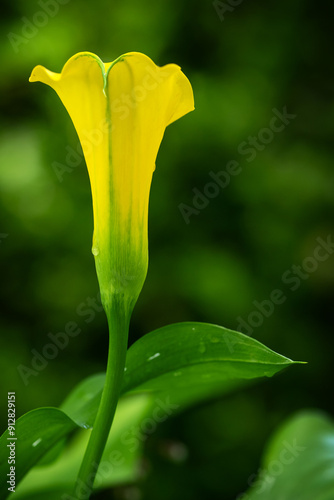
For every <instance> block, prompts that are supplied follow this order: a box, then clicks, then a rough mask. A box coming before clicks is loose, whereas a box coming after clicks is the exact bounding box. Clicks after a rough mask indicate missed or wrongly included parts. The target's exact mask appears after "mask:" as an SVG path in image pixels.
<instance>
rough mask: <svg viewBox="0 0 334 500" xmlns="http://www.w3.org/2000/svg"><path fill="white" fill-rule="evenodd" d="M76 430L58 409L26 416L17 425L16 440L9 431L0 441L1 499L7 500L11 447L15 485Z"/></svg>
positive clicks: (46, 409)
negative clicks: (11, 445) (12, 445)
mask: <svg viewBox="0 0 334 500" xmlns="http://www.w3.org/2000/svg"><path fill="white" fill-rule="evenodd" d="M75 428H76V424H75V423H74V422H73V420H71V419H70V418H69V417H68V416H67V415H65V413H63V412H62V411H61V410H58V409H57V408H40V409H38V410H33V411H31V412H29V413H26V414H25V415H23V416H22V417H20V418H19V419H18V420H17V421H16V426H15V438H16V439H15V440H14V439H12V438H11V437H10V436H9V433H8V430H7V431H6V432H5V433H4V434H3V435H2V436H1V438H0V478H1V480H0V498H1V499H5V498H7V496H8V494H9V493H10V492H9V491H8V486H9V485H8V484H7V474H8V473H9V464H8V456H9V450H10V448H9V447H8V445H9V444H10V443H14V444H15V455H16V460H15V475H16V484H18V483H19V481H20V480H21V479H22V478H23V476H24V475H25V474H26V473H27V472H28V470H29V469H31V467H33V466H34V465H35V464H36V463H37V462H38V461H39V460H40V459H41V458H42V457H43V456H44V455H45V454H46V452H47V451H48V450H50V449H51V448H53V446H54V445H55V444H56V443H57V442H58V441H59V440H61V439H62V438H63V437H64V436H66V435H67V434H69V433H70V432H71V431H72V430H73V429H75Z"/></svg>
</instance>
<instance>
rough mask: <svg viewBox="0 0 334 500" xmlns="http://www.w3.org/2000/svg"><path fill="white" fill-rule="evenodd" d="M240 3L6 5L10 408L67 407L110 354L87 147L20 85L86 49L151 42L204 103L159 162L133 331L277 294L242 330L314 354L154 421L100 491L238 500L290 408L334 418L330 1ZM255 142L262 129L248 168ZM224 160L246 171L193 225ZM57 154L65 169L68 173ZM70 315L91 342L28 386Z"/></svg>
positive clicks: (2, 126)
mask: <svg viewBox="0 0 334 500" xmlns="http://www.w3.org/2000/svg"><path fill="white" fill-rule="evenodd" d="M55 1H56V0H55ZM236 3H237V2H230V4H229V3H228V2H222V3H221V5H219V4H218V5H216V6H215V5H214V4H213V3H212V2H211V1H204V0H193V1H191V2H190V1H186V0H168V1H167V0H163V1H160V2H149V1H148V0H143V1H141V2H136V1H135V0H129V1H120V0H117V1H116V0H115V1H109V2H108V1H106V0H104V1H103V0H95V1H94V2H90V1H83V0H81V1H79V0H70V1H65V0H62V2H60V1H59V2H56V7H54V11H52V10H49V14H44V15H43V14H42V15H41V12H44V13H45V12H46V10H45V9H46V8H47V7H45V5H46V4H47V2H46V0H45V2H44V1H43V0H41V1H40V2H38V1H34V0H32V1H29V2H27V1H24V0H11V1H9V0H5V1H2V3H1V20H0V27H1V46H0V60H1V73H0V109H1V118H0V120H1V121H0V190H1V202H0V203H1V204H0V214H1V215H0V216H1V221H0V256H1V266H2V267H1V278H2V286H1V306H2V313H1V337H0V338H1V350H0V360H1V375H2V377H1V378H2V383H1V387H2V391H1V401H0V405H1V408H2V409H3V410H4V409H5V404H6V397H7V396H6V394H7V391H16V394H17V396H16V397H17V412H18V415H21V414H22V413H24V412H26V411H28V410H30V409H33V408H35V407H38V406H55V405H58V404H60V402H61V401H62V400H63V398H64V397H65V395H66V394H67V393H68V392H69V391H70V390H71V389H72V388H73V387H74V386H75V385H76V383H78V381H80V380H81V379H82V378H83V377H86V376H88V375H90V374H93V373H95V372H98V371H102V370H104V367H105V363H106V356H107V327H106V320H105V317H104V314H103V313H102V312H97V311H96V312H94V311H93V309H92V307H91V306H89V305H88V302H89V299H95V298H96V297H97V294H98V286H97V280H96V275H95V269H94V261H93V257H92V255H91V252H90V248H91V238H92V210H91V195H90V188H89V182H88V175H87V172H86V168H85V163H84V160H83V159H82V156H81V155H80V154H79V153H77V154H76V156H75V157H74V156H73V151H77V147H78V139H77V136H76V133H75V131H74V128H73V125H72V123H71V121H70V119H69V117H68V115H67V112H66V110H65V109H64V108H63V106H62V104H61V103H60V101H59V99H58V97H57V96H56V94H55V93H54V92H53V91H52V90H51V89H49V88H47V87H46V86H43V85H41V84H34V85H30V84H29V83H28V78H29V75H30V72H31V70H32V68H33V67H34V66H35V65H36V64H43V65H45V66H46V67H48V68H50V69H51V70H53V71H60V70H61V68H62V66H63V64H64V63H65V62H66V61H67V59H68V58H69V57H70V56H72V55H73V54H75V53H76V52H79V51H84V50H88V51H91V52H95V53H96V54H98V55H99V56H100V57H101V59H102V60H104V61H111V60H113V59H115V58H116V57H118V56H119V55H120V54H122V53H125V52H128V51H139V52H144V53H145V54H147V55H148V56H150V57H151V58H152V59H153V60H154V61H155V62H156V63H157V64H159V65H163V64H167V63H170V62H174V63H177V64H179V65H180V66H181V67H182V69H183V71H184V72H185V74H186V75H187V76H188V78H189V79H190V81H191V83H192V86H193V89H194V95H195V105H196V111H195V112H193V113H191V114H189V115H187V116H186V117H184V118H182V120H180V121H178V122H176V123H175V124H173V125H172V126H171V127H170V128H168V129H167V131H166V134H165V138H164V141H163V143H162V146H161V148H160V152H159V155H158V160H157V169H156V172H155V174H154V180H153V185H152V192H151V193H152V194H151V199H150V216H149V239H150V267H149V273H148V277H147V280H146V283H145V286H144V289H143V292H142V294H141V296H140V299H139V301H138V303H137V306H136V308H135V311H134V315H133V320H132V326H131V333H130V343H133V342H134V341H135V340H136V339H137V338H139V337H140V336H141V335H143V334H145V333H147V332H149V331H151V330H153V329H155V328H158V327H160V326H163V325H166V324H169V323H172V322H178V321H187V320H194V321H204V322H210V323H216V324H220V325H223V326H225V327H229V328H231V329H237V328H238V325H239V324H240V319H238V318H239V317H241V318H242V319H243V320H244V321H246V322H249V321H250V320H248V318H249V315H251V318H253V319H254V318H255V316H256V315H254V314H253V315H252V313H254V311H257V308H256V306H255V305H254V301H258V302H262V301H263V300H268V299H270V295H271V293H272V291H273V290H274V289H280V290H282V292H283V293H284V297H286V299H285V301H284V303H282V304H280V305H276V306H275V308H274V311H273V313H272V314H270V315H269V314H268V316H269V317H263V315H262V321H261V319H260V320H259V319H258V326H256V327H252V328H251V330H252V331H250V333H251V335H252V336H253V337H254V338H256V339H258V340H260V341H261V342H263V343H264V344H266V345H267V346H269V347H271V348H272V349H274V350H276V351H278V352H279V353H281V354H284V355H286V356H288V357H291V358H292V359H299V360H306V361H308V365H305V366H297V367H294V368H292V369H290V370H288V371H286V372H284V373H283V374H280V375H279V376H277V377H274V379H272V380H264V381H261V382H259V383H258V384H256V385H254V386H252V387H251V388H250V389H248V390H244V391H241V392H239V393H237V394H235V395H231V396H229V397H227V398H224V399H217V400H215V401H213V402H210V403H207V404H204V405H202V406H201V407H196V408H194V409H192V410H189V411H188V412H186V413H185V414H182V415H180V416H177V417H175V418H173V419H170V420H169V421H167V422H166V423H164V424H162V425H161V426H160V427H159V428H158V430H157V431H156V432H155V433H154V434H153V435H151V436H150V437H149V438H148V439H147V442H146V447H145V455H146V459H145V467H144V469H145V470H146V474H145V475H144V477H143V480H142V481H141V482H140V483H139V484H138V485H134V486H126V487H124V488H117V489H115V490H114V491H112V492H107V493H104V494H102V495H100V496H99V497H98V498H101V499H102V498H106V499H113V498H117V499H130V500H139V499H141V498H143V499H148V500H151V499H152V500H153V499H162V500H165V499H166V500H167V499H170V498H173V499H174V500H178V499H182V500H187V499H191V500H197V499H202V498H207V499H217V500H218V499H219V500H221V499H224V500H234V499H235V498H236V497H237V496H238V495H239V494H240V493H242V492H243V491H244V490H246V489H247V479H248V478H249V477H250V476H251V475H252V474H254V473H256V472H257V470H258V468H259V460H260V456H261V452H262V449H263V446H264V443H265V441H266V439H267V438H268V436H269V435H270V433H271V432H272V431H273V430H274V429H275V427H276V426H277V425H278V424H280V423H281V422H282V421H283V420H284V419H285V418H286V417H287V416H288V415H290V413H292V412H293V411H294V410H297V409H300V408H305V407H318V408H322V409H324V410H326V411H328V412H330V413H331V414H334V403H333V398H332V394H331V391H330V390H329V389H328V381H329V380H330V379H331V377H332V363H333V354H332V345H333V341H332V322H333V305H332V299H333V292H334V255H332V254H331V253H328V254H327V258H326V259H324V260H323V261H322V262H317V263H316V264H314V262H313V267H312V260H311V259H309V257H311V256H312V255H313V252H314V249H315V248H316V246H317V245H318V242H317V238H323V239H324V240H326V239H327V237H328V235H332V234H333V235H334V197H333V188H334V172H333V141H332V138H333V136H334V99H333V82H334V78H333V76H334V75H333V64H332V58H331V57H330V46H331V41H332V40H331V39H332V19H333V16H334V4H332V3H330V2H322V3H321V6H320V5H319V6H315V5H314V2H311V1H306V0H304V1H303V0H295V1H294V2H289V1H288V0H282V1H281V2H266V1H264V0H254V1H252V2H249V1H244V2H243V1H240V2H239V5H237V6H236ZM216 4H217V2H216ZM223 4H224V5H225V7H226V6H227V8H226V9H225V7H224V6H223ZM232 4H234V5H235V6H234V7H232V6H231V5H232ZM48 5H49V9H50V8H51V7H50V4H48ZM53 5H54V2H53ZM43 6H44V7H43ZM224 10H225V12H224ZM56 11H57V12H56ZM284 106H286V109H287V112H288V113H289V114H294V115H296V117H295V118H294V119H291V120H290V123H289V124H288V125H286V126H285V127H284V130H282V131H280V132H275V133H272V134H271V137H270V134H269V133H268V132H264V131H263V129H265V128H267V127H269V125H270V122H271V119H272V117H273V116H274V113H273V111H272V110H273V109H274V108H275V109H276V110H279V111H281V112H282V111H283V108H284ZM268 134H269V135H268ZM249 137H257V138H258V139H257V140H258V141H259V142H258V143H257V144H258V145H259V147H258V146H256V147H257V149H258V150H254V151H256V154H255V158H254V159H253V160H252V161H248V160H249V159H250V157H251V154H250V153H248V154H246V153H245V147H246V146H245V143H246V145H247V143H248V142H249V140H250V139H249ZM268 137H269V138H270V140H269V139H268ZM262 139H263V141H262ZM251 140H252V139H251ZM265 142H266V143H265ZM241 144H244V145H243V146H240V145H241ZM251 147H253V146H251ZM240 148H242V149H241V150H240ZM69 152H72V156H71V159H72V161H74V163H69V162H68V161H69V158H67V155H68V153H69ZM252 156H254V155H253V154H252ZM66 158H67V159H66ZM231 160H235V161H237V162H238V163H239V164H240V170H241V173H239V174H238V175H236V176H233V177H231V180H230V183H229V185H228V186H227V187H225V188H224V189H220V191H219V193H218V195H216V196H215V197H213V198H212V199H210V200H209V202H208V204H207V206H206V207H205V208H203V209H202V210H199V213H198V214H197V215H195V214H194V215H191V216H190V218H189V223H188V224H186V223H185V220H184V218H183V217H182V214H181V212H180V208H179V205H180V204H181V203H184V204H186V205H188V206H192V203H193V197H194V192H193V189H194V188H195V189H197V190H199V191H200V192H201V193H203V191H204V189H205V186H206V185H207V183H208V182H211V181H212V179H211V177H210V175H209V173H210V172H215V173H218V172H220V171H222V170H225V169H226V164H227V163H228V162H229V161H231ZM56 164H61V165H66V166H67V170H68V171H66V172H65V173H63V175H62V178H61V179H59V175H58V176H57V175H56V171H55V165H56ZM73 165H75V166H73ZM333 239H334V238H333ZM305 259H306V260H305ZM303 262H304V265H305V266H308V269H310V271H309V272H306V273H305V271H304V273H305V274H304V277H303V278H300V281H299V284H298V286H297V282H296V281H295V282H294V284H295V285H296V286H295V287H296V289H295V290H292V289H291V288H292V287H293V283H292V282H291V283H286V282H283V281H282V276H283V274H284V273H290V274H288V275H286V276H289V277H290V278H291V276H292V274H293V272H294V271H292V266H293V265H296V266H300V265H302V264H303ZM78 308H79V309H78ZM87 309H90V310H91V313H87V315H86V316H84V315H82V314H81V315H80V314H78V310H79V312H80V311H86V310H87ZM257 318H259V315H257ZM88 320H89V321H88ZM69 321H74V322H76V323H77V324H78V326H79V328H80V329H81V333H80V335H78V336H77V337H74V338H73V339H71V340H70V342H69V345H68V346H67V347H66V349H64V350H63V351H61V352H60V353H59V355H58V356H57V357H56V358H55V359H53V360H50V361H49V362H48V365H47V366H46V367H45V369H44V370H43V371H41V373H38V374H37V376H33V375H32V376H30V377H28V383H27V384H24V382H23V380H22V378H21V377H20V375H19V373H18V370H17V367H18V366H19V365H25V366H27V367H31V360H32V357H33V354H32V353H31V350H32V349H36V350H37V351H38V352H41V351H42V349H43V347H44V346H45V344H46V343H49V342H50V340H49V337H48V334H49V333H50V332H51V333H53V334H55V333H57V332H62V331H64V327H65V325H66V324H67V323H68V322H69ZM260 323H261V324H260ZM248 324H249V323H248ZM2 414H3V417H5V413H4V412H2ZM1 424H2V428H4V427H5V418H2V420H1ZM175 450H176V452H175ZM177 451H178V452H177Z"/></svg>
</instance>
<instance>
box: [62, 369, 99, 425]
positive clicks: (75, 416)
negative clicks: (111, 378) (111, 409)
mask: <svg viewBox="0 0 334 500" xmlns="http://www.w3.org/2000/svg"><path fill="white" fill-rule="evenodd" d="M105 378H106V376H105V373H98V374H96V375H92V376H91V377H88V378H86V379H85V380H83V381H82V382H80V383H79V384H78V385H77V386H76V387H75V388H74V389H73V391H72V392H71V393H70V394H69V395H68V396H67V398H66V399H65V401H64V402H63V403H62V405H61V406H60V408H61V409H62V410H63V411H64V412H65V413H66V415H68V416H69V417H70V418H71V419H72V420H73V421H74V422H75V423H76V424H77V425H79V426H80V427H82V428H83V429H88V428H92V427H93V424H94V420H95V417H96V412H97V408H98V406H99V404H100V399H101V394H102V390H103V386H104V381H105Z"/></svg>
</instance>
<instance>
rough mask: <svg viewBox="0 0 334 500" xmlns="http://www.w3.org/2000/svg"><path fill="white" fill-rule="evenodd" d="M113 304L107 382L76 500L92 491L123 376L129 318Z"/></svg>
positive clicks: (110, 319) (120, 308) (76, 490)
mask: <svg viewBox="0 0 334 500" xmlns="http://www.w3.org/2000/svg"><path fill="white" fill-rule="evenodd" d="M122 305H123V304H119V303H116V305H115V306H114V307H113V308H112V309H111V311H110V314H109V311H108V312H107V316H108V324H109V353H108V364H107V372H106V381H105V385H104V388H103V392H102V397H101V402H100V406H99V409H98V412H97V415H96V419H95V422H94V426H93V430H92V433H91V436H90V439H89V442H88V445H87V449H86V452H85V455H84V458H83V461H82V464H81V468H80V471H79V475H78V478H77V481H76V485H75V491H74V494H75V497H76V498H78V499H81V498H82V494H84V498H85V499H87V500H88V498H89V497H90V494H91V493H92V491H93V485H94V480H95V476H96V474H97V470H98V466H99V463H100V461H101V458H102V454H103V451H104V448H105V445H106V442H107V439H108V435H109V432H110V428H111V424H112V422H113V419H114V415H115V411H116V407H117V402H118V398H119V394H120V389H121V384H122V378H123V374H124V367H125V359H126V352H127V342H128V331H129V315H128V314H126V312H125V311H124V305H123V307H122Z"/></svg>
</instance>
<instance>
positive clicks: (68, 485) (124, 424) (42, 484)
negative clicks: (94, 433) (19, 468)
mask: <svg viewBox="0 0 334 500" xmlns="http://www.w3.org/2000/svg"><path fill="white" fill-rule="evenodd" d="M87 382H88V384H89V380H87ZM151 408H152V400H151V398H150V396H148V395H144V394H138V395H135V396H130V397H123V398H122V400H121V401H120V403H119V405H118V407H117V411H116V415H115V420H114V423H113V426H112V430H111V432H110V435H109V438H108V441H107V445H106V448H105V450H104V453H103V457H102V460H101V464H100V468H99V473H98V475H97V478H96V489H103V488H107V487H110V486H115V485H118V484H124V483H127V482H131V481H134V480H136V479H138V471H139V468H138V460H139V457H140V454H141V451H142V446H143V442H144V439H142V432H141V433H140V432H139V433H138V430H139V431H140V429H141V423H142V421H143V419H144V418H145V417H146V416H147V415H148V414H149V413H150V411H151ZM129 430H130V431H129ZM89 436H90V431H83V430H81V431H80V432H79V433H77V434H76V435H75V436H74V438H73V440H72V441H71V442H70V443H69V445H68V446H67V447H66V449H65V450H64V451H63V453H62V454H61V455H60V456H59V457H58V459H57V461H56V462H54V463H53V464H51V465H48V466H37V467H34V469H32V470H31V471H30V472H29V473H28V474H27V476H26V477H25V478H24V479H23V481H22V482H21V484H20V485H19V487H18V488H17V491H16V494H15V495H16V498H17V499H22V500H23V499H24V500H35V499H36V500H49V499H50V500H51V499H52V498H58V499H59V498H61V495H62V494H64V493H68V494H69V495H71V492H72V489H73V486H74V482H75V479H76V477H77V474H78V472H79V468H80V465H81V461H82V458H83V455H84V452H85V449H86V446H87V443H88V439H89ZM57 495H58V497H57ZM1 498H2V497H1Z"/></svg>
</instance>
